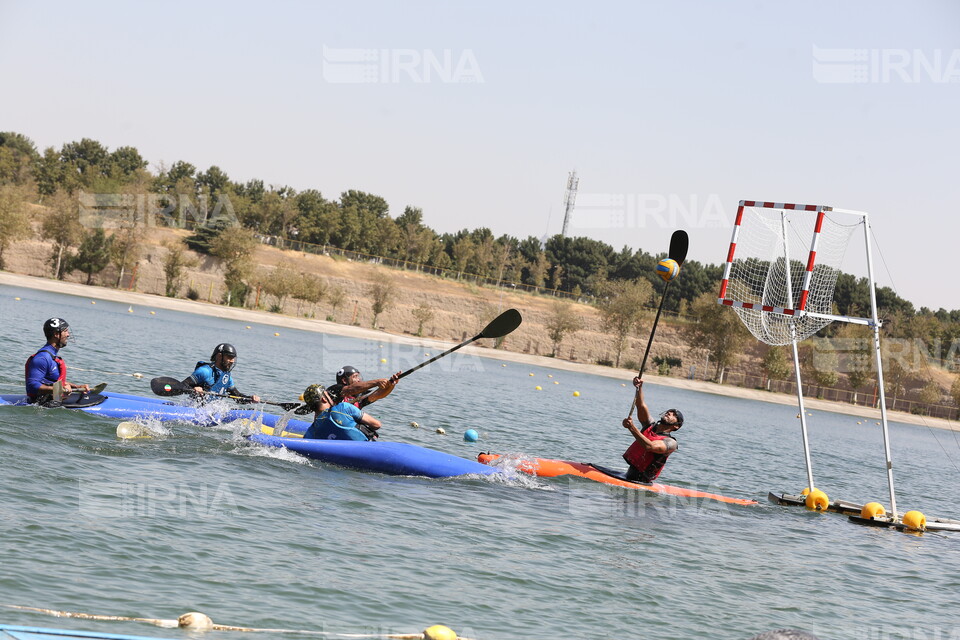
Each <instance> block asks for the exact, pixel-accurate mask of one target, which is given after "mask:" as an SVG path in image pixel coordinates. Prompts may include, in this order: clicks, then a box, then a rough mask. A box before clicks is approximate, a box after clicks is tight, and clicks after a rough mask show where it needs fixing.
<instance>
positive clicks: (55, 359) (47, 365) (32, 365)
mask: <svg viewBox="0 0 960 640" xmlns="http://www.w3.org/2000/svg"><path fill="white" fill-rule="evenodd" d="M58 352H59V349H57V348H56V347H54V346H53V345H50V344H45V345H43V346H42V347H41V348H40V350H39V351H37V352H36V353H35V354H33V355H32V356H30V357H29V358H27V361H26V363H24V366H23V377H24V382H25V383H26V387H27V399H28V400H29V401H30V402H34V401H35V400H36V399H37V395H38V394H39V393H40V385H44V384H53V383H54V382H56V381H57V380H59V381H61V382H64V381H65V380H66V379H67V365H66V363H64V361H63V358H61V357H60V356H59V355H57V353H58Z"/></svg>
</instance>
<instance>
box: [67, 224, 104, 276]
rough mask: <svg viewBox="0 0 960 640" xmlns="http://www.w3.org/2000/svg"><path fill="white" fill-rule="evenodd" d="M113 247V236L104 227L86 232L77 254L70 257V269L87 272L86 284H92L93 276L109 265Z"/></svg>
mask: <svg viewBox="0 0 960 640" xmlns="http://www.w3.org/2000/svg"><path fill="white" fill-rule="evenodd" d="M112 247H113V238H108V237H107V235H106V233H104V231H103V229H102V228H100V227H97V228H96V229H94V230H92V231H87V232H85V233H84V234H83V240H82V241H81V242H80V248H79V249H78V250H77V255H75V256H73V258H71V259H70V264H69V267H68V268H69V270H70V271H81V272H83V273H85V274H87V281H86V284H92V283H93V276H95V275H97V274H99V273H100V272H101V271H103V270H104V269H106V268H107V266H109V264H110V253H111V251H112Z"/></svg>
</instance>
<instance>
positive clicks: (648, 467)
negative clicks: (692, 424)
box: [623, 377, 683, 482]
mask: <svg viewBox="0 0 960 640" xmlns="http://www.w3.org/2000/svg"><path fill="white" fill-rule="evenodd" d="M633 386H634V387H636V388H637V418H638V419H639V420H640V424H642V425H643V427H644V429H643V431H641V430H640V429H638V428H637V426H636V425H635V424H634V423H633V418H631V417H629V416H627V417H626V418H624V419H623V427H624V428H625V429H626V430H627V431H629V432H630V433H631V434H633V437H634V438H635V440H636V441H635V442H634V443H633V444H631V445H630V447H629V448H628V449H627V450H626V452H624V454H623V459H624V460H626V461H627V464H629V465H630V468H629V469H627V480H630V481H632V482H653V481H654V480H655V479H656V478H657V476H659V475H660V472H661V471H662V470H663V466H664V465H665V464H666V463H667V458H669V457H670V454H671V453H673V452H674V451H676V450H677V447H678V446H679V445H678V444H677V440H676V438H674V437H673V436H672V435H671V434H672V433H673V432H674V431H676V430H677V429H679V428H680V427H682V426H683V414H682V413H680V411H679V410H677V409H667V410H666V411H664V412H663V413H662V414H661V415H660V419H659V420H657V421H656V422H654V421H652V420H651V419H650V408H649V407H648V406H647V403H646V402H644V401H643V380H641V379H640V378H639V377H637V378H634V379H633Z"/></svg>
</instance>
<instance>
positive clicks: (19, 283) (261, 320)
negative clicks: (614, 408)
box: [0, 272, 960, 431]
mask: <svg viewBox="0 0 960 640" xmlns="http://www.w3.org/2000/svg"><path fill="white" fill-rule="evenodd" d="M0 285H8V286H12V287H23V288H27V289H37V290H41V291H49V292H53V293H62V294H66V295H73V296H81V297H85V298H89V299H95V300H107V301H111V302H120V303H123V304H129V305H138V306H143V307H149V308H152V309H168V310H171V311H181V312H183V313H195V314H199V315H205V316H212V317H216V318H228V319H231V320H238V321H243V322H254V323H258V324H264V325H269V326H272V327H279V328H290V329H299V330H302V331H314V332H317V333H326V334H331V335H339V336H346V337H350V338H360V339H367V340H381V341H390V342H395V343H400V344H412V345H422V346H424V347H427V348H430V349H433V350H445V349H449V348H450V347H452V346H454V345H455V344H456V343H455V342H446V341H441V340H433V339H429V338H416V337H411V336H404V335H396V334H391V333H387V332H384V331H376V330H373V329H367V328H363V327H356V326H352V325H346V324H339V323H336V322H326V321H324V320H314V319H307V318H295V317H291V316H285V315H280V314H276V313H269V312H266V311H255V310H252V309H240V308H236V307H226V306H223V305H218V304H211V303H208V302H195V301H192V300H184V299H180V298H167V297H164V296H157V295H152V294H147V293H136V292H132V291H122V290H118V289H109V288H105V287H96V286H87V285H82V284H76V283H70V282H61V281H57V280H51V279H47V278H37V277H33V276H24V275H17V274H12V273H6V272H0ZM520 311H521V312H523V309H520ZM482 328H483V327H479V326H478V327H476V331H479V330H480V329H482ZM463 351H464V352H466V353H472V354H474V355H479V356H484V357H488V358H496V359H498V360H503V361H505V362H515V363H521V364H530V365H536V366H539V367H548V368H551V369H559V370H564V371H580V372H584V373H591V374H595V375H599V376H605V377H608V378H616V379H619V380H624V381H625V380H629V379H630V378H632V377H633V376H634V375H635V373H634V372H633V371H631V370H627V369H614V368H612V367H602V366H599V365H591V364H583V363H577V362H570V361H567V360H560V359H557V358H548V357H544V356H537V355H531V354H526V353H517V352H513V351H504V350H498V349H492V348H489V347H485V346H477V345H470V346H468V347H464V349H463ZM646 382H647V384H656V385H664V386H669V387H676V388H680V389H689V390H692V391H701V392H704V393H713V394H717V395H723V396H729V397H733V398H744V399H748V400H759V401H761V402H773V403H776V404H784V405H796V398H795V397H794V396H792V395H787V394H781V393H770V392H766V391H760V390H756V389H745V388H741V387H731V386H725V385H718V384H715V383H712V382H703V381H700V380H687V379H683V378H667V377H660V376H650V377H649V378H646ZM804 402H805V404H806V407H807V408H808V409H810V410H817V411H831V412H834V413H842V414H846V415H851V416H858V417H864V418H869V419H872V420H879V419H880V412H879V411H878V410H875V409H867V408H865V407H858V406H854V405H849V404H844V403H837V402H830V401H826V400H817V399H815V398H804ZM888 416H889V418H890V420H893V421H896V422H902V423H907V424H916V425H922V426H927V427H935V428H937V429H948V430H951V431H960V423H957V422H952V421H949V420H942V419H939V418H925V417H923V416H916V415H913V414H909V413H903V412H900V411H891V412H889V413H888Z"/></svg>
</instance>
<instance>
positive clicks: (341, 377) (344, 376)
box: [337, 365, 360, 384]
mask: <svg viewBox="0 0 960 640" xmlns="http://www.w3.org/2000/svg"><path fill="white" fill-rule="evenodd" d="M355 373H360V372H359V371H357V369H356V368H355V367H351V366H350V365H347V366H345V367H342V368H341V369H340V370H339V371H337V383H338V384H345V383H346V381H347V380H348V379H349V378H350V376H352V375H353V374H355Z"/></svg>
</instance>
